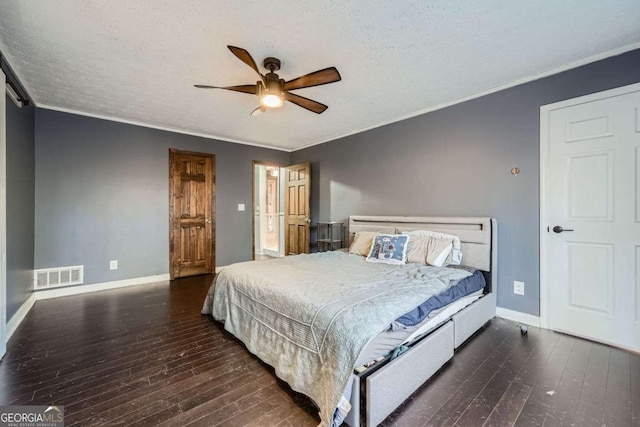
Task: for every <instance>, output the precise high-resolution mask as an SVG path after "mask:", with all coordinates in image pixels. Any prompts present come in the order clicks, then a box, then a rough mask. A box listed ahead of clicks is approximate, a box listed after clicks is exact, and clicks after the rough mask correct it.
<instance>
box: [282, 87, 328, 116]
mask: <svg viewBox="0 0 640 427" xmlns="http://www.w3.org/2000/svg"><path fill="white" fill-rule="evenodd" d="M284 99H286V100H287V101H289V102H293V103H294V104H296V105H298V106H300V107H302V108H306V109H307V110H309V111H313V112H314V113H316V114H321V113H323V112H324V110H326V109H327V108H329V107H327V106H326V105H324V104H321V103H319V102H316V101H313V100H311V99H309V98H305V97H304V96H300V95H295V94H293V93H289V92H285V93H284Z"/></svg>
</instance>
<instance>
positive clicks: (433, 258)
mask: <svg viewBox="0 0 640 427" xmlns="http://www.w3.org/2000/svg"><path fill="white" fill-rule="evenodd" d="M452 250H453V239H449V238H442V239H439V238H437V237H433V236H431V237H429V243H428V245H427V258H426V261H427V264H429V265H435V266H436V267H442V266H444V265H447V264H448V263H447V260H448V257H449V255H450V254H451V251H452Z"/></svg>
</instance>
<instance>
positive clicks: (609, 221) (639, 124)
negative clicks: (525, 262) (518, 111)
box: [543, 88, 640, 351]
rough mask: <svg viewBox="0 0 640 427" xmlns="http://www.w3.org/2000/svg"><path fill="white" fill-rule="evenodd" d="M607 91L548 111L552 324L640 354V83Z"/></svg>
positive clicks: (547, 256) (547, 247)
mask: <svg viewBox="0 0 640 427" xmlns="http://www.w3.org/2000/svg"><path fill="white" fill-rule="evenodd" d="M601 95H602V97H600V99H595V100H592V101H588V102H585V100H584V99H579V100H575V101H576V102H575V103H574V104H573V105H568V106H566V107H561V108H556V109H552V110H551V111H549V116H548V117H549V133H548V134H549V146H548V158H547V159H545V160H546V162H547V174H546V179H547V181H546V182H547V185H546V201H545V205H546V220H547V221H546V222H547V224H546V225H547V226H548V229H547V230H545V232H546V233H545V234H546V236H545V238H546V239H545V240H546V244H545V245H544V246H543V250H545V259H546V260H547V264H546V266H547V270H546V271H547V272H548V280H547V283H548V285H549V299H548V302H549V325H550V327H551V329H555V330H559V331H563V332H568V333H570V334H574V335H578V336H582V337H586V338H591V339H594V340H597V341H601V342H606V343H610V344H614V345H618V346H621V347H625V348H628V349H632V350H635V351H640V310H639V309H640V297H639V296H638V292H637V289H636V287H637V284H638V283H639V277H638V273H639V271H640V270H639V269H638V267H639V266H640V210H639V207H640V193H639V192H640V187H639V186H638V184H639V183H640V181H638V176H640V175H639V173H640V88H637V89H636V91H634V92H631V93H626V94H622V95H618V96H612V95H611V94H610V93H609V94H607V93H604V94H601ZM569 103H570V104H571V102H569ZM545 160H543V161H545Z"/></svg>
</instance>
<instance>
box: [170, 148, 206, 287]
mask: <svg viewBox="0 0 640 427" xmlns="http://www.w3.org/2000/svg"><path fill="white" fill-rule="evenodd" d="M176 154H187V155H192V156H203V157H210V158H211V159H212V169H213V170H212V174H213V177H212V180H211V181H212V182H211V270H212V271H211V274H215V272H216V156H215V155H214V154H210V153H200V152H197V151H189V150H179V149H177V148H169V180H168V181H169V277H170V278H171V280H173V279H174V271H173V252H174V245H173V239H174V237H175V236H174V235H173V224H172V219H173V197H174V194H173V173H172V171H173V163H174V156H175V155H176Z"/></svg>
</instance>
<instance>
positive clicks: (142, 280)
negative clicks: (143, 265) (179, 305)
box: [7, 274, 169, 341]
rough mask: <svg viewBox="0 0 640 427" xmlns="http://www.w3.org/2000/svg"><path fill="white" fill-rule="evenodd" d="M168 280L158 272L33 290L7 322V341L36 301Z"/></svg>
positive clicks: (166, 276)
mask: <svg viewBox="0 0 640 427" xmlns="http://www.w3.org/2000/svg"><path fill="white" fill-rule="evenodd" d="M168 280H169V274H157V275H155V276H146V277H136V278H133V279H125V280H116V281H113V282H103V283H93V284H89V285H77V286H67V287H65V288H56V289H44V290H38V291H33V292H32V293H31V295H29V298H27V300H26V301H25V302H24V303H22V305H21V306H20V308H19V309H18V311H16V314H14V315H13V317H11V319H10V320H9V322H8V323H7V341H8V340H9V338H11V335H13V333H14V332H15V331H16V329H18V326H20V323H22V321H23V320H24V318H25V317H26V316H27V314H28V313H29V311H30V310H31V307H33V305H34V304H35V303H36V301H40V300H45V299H51V298H58V297H66V296H70V295H78V294H86V293H88V292H97V291H105V290H108V289H117V288H124V287H127V286H136V285H145V284H148V283H154V282H164V281H168Z"/></svg>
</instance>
